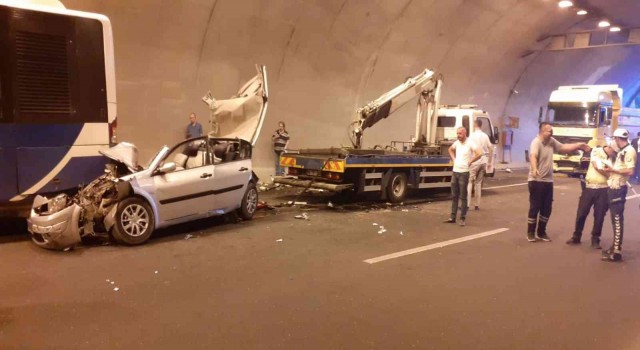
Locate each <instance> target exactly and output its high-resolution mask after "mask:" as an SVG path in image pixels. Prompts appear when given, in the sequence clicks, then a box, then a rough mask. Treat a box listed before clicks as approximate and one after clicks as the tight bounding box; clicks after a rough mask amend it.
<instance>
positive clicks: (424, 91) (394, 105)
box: [350, 69, 442, 149]
mask: <svg viewBox="0 0 640 350" xmlns="http://www.w3.org/2000/svg"><path fill="white" fill-rule="evenodd" d="M441 88H442V75H436V73H435V72H434V71H432V70H429V69H425V70H424V71H423V72H422V73H420V74H418V75H416V76H414V77H410V78H408V79H407V80H406V81H405V82H404V83H402V84H400V85H399V86H397V87H395V88H393V89H392V90H390V91H388V92H386V93H384V94H383V95H382V96H380V97H378V98H377V99H375V100H373V101H371V102H369V103H367V104H366V105H365V106H363V107H360V108H358V109H357V111H356V115H357V117H356V120H355V121H354V122H353V123H351V125H350V127H351V132H350V137H351V143H352V144H353V147H354V148H357V149H359V148H361V147H362V136H363V132H364V129H367V128H370V127H372V126H373V125H375V124H376V123H378V122H379V121H380V120H382V119H385V118H387V117H388V116H389V115H390V114H391V113H393V112H395V111H396V110H397V109H398V108H400V107H402V106H403V105H404V104H406V103H407V102H409V101H410V100H411V99H413V98H414V97H415V96H420V99H419V101H418V115H417V117H416V139H417V142H418V143H426V142H427V139H431V140H433V136H435V135H429V137H428V138H427V133H429V134H430V133H431V130H434V131H435V126H432V125H431V123H433V120H434V119H435V118H434V117H433V116H434V114H435V113H436V112H437V110H438V104H439V101H440V90H441ZM425 112H426V116H425Z"/></svg>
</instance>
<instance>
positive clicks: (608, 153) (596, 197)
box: [567, 146, 616, 249]
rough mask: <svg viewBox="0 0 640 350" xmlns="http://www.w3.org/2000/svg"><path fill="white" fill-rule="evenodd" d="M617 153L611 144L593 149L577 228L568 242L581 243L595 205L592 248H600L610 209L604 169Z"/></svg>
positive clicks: (581, 196)
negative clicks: (606, 215)
mask: <svg viewBox="0 0 640 350" xmlns="http://www.w3.org/2000/svg"><path fill="white" fill-rule="evenodd" d="M615 154H616V152H615V151H614V150H613V148H612V147H610V146H604V147H597V148H594V149H593V151H591V163H590V164H589V169H588V170H587V176H586V178H585V185H584V187H583V189H582V194H581V195H580V201H579V202H578V212H577V213H576V226H575V230H574V231H573V235H572V236H571V238H570V239H569V240H568V241H567V244H580V239H581V238H582V230H583V229H584V223H585V221H586V220H587V216H588V215H589V211H590V210H591V207H593V229H592V230H591V248H594V249H600V236H601V234H602V224H604V216H605V214H606V213H607V210H608V209H609V201H608V199H607V192H608V188H609V185H608V184H607V175H606V173H605V170H604V169H605V168H606V167H607V166H611V161H612V160H613V157H614V156H615Z"/></svg>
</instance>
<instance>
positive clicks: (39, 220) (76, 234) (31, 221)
mask: <svg viewBox="0 0 640 350" xmlns="http://www.w3.org/2000/svg"><path fill="white" fill-rule="evenodd" d="M80 212H81V208H80V206H78V205H77V204H73V205H71V206H69V207H66V208H64V209H62V210H60V211H59V212H56V213H53V214H49V215H39V214H36V213H35V211H34V210H31V216H30V217H29V218H28V219H27V224H28V226H27V228H28V230H29V232H30V233H31V239H32V240H33V242H34V243H35V244H37V245H38V246H40V247H42V248H47V249H55V250H64V249H66V248H69V247H72V246H74V245H76V244H78V243H80V242H81V238H80V228H79V227H78V222H79V219H80Z"/></svg>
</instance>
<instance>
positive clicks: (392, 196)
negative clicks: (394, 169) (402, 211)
mask: <svg viewBox="0 0 640 350" xmlns="http://www.w3.org/2000/svg"><path fill="white" fill-rule="evenodd" d="M406 195H407V175H405V174H404V173H393V174H391V179H389V184H388V185H387V198H388V199H389V201H390V202H391V203H400V202H402V201H403V200H404V197H405V196H406Z"/></svg>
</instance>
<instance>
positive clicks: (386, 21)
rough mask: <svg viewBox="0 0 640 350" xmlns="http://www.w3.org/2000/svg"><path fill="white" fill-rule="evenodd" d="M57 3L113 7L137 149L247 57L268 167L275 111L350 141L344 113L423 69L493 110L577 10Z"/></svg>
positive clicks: (366, 3)
mask: <svg viewBox="0 0 640 350" xmlns="http://www.w3.org/2000/svg"><path fill="white" fill-rule="evenodd" d="M64 4H65V5H66V6H67V8H70V9H77V10H83V11H91V12H98V13H103V14H105V15H107V16H109V18H110V19H111V21H112V24H113V30H114V36H115V50H116V75H117V96H118V118H119V129H120V130H119V137H120V140H127V141H132V142H134V143H136V144H138V146H139V147H140V148H141V152H142V155H143V157H144V156H151V155H152V152H153V151H154V150H155V149H156V148H157V147H159V146H160V145H162V144H164V143H173V142H175V141H178V140H179V139H180V138H181V137H183V130H182V129H183V128H184V127H185V126H186V123H187V115H188V113H189V112H190V111H195V112H197V113H198V115H199V118H200V120H201V121H203V122H206V120H207V118H208V113H209V112H208V109H207V107H206V106H205V105H204V104H203V103H202V102H201V98H202V96H203V95H204V94H205V93H206V92H207V91H208V90H211V91H212V93H213V95H214V97H217V98H227V97H229V96H230V95H232V94H233V93H234V92H235V91H237V89H238V88H239V85H240V84H241V83H242V82H244V81H246V80H247V79H248V78H250V77H251V76H253V75H254V74H255V70H254V67H253V65H254V64H255V63H260V64H265V65H266V66H267V69H268V73H269V83H270V86H269V88H270V104H269V111H268V112H267V120H266V122H265V128H264V131H263V134H262V136H261V139H260V140H259V141H258V146H257V147H256V154H257V155H258V158H259V159H260V160H259V161H258V162H262V165H263V166H265V167H267V166H271V165H270V164H271V162H272V161H271V160H269V159H268V158H269V157H271V151H270V134H271V131H273V130H274V129H275V127H276V125H277V122H278V121H279V120H283V121H286V122H287V125H288V129H289V132H290V133H291V134H292V140H291V146H292V147H293V148H299V147H322V146H339V145H340V144H348V138H347V134H346V130H347V125H348V124H349V122H350V121H351V120H352V118H353V113H354V110H355V109H356V108H357V107H358V106H360V105H363V104H364V103H366V102H367V101H369V100H371V99H374V98H376V97H378V96H379V95H380V94H382V93H383V92H386V91H387V90H389V89H390V88H392V87H394V86H396V85H397V84H399V83H400V82H401V81H402V80H403V79H404V78H405V77H407V76H410V75H415V74H417V73H418V72H420V71H421V70H423V69H424V68H427V67H428V68H432V69H435V70H436V71H437V72H439V73H442V74H444V76H445V84H444V91H443V102H445V103H476V104H478V105H480V106H481V107H482V108H484V109H486V110H487V111H489V112H490V113H491V114H492V115H493V116H494V118H499V116H501V115H502V114H503V113H504V109H505V105H506V103H507V99H508V97H509V96H510V94H511V90H512V88H513V86H514V84H515V83H516V81H517V80H518V79H519V77H520V76H521V75H522V72H523V71H525V70H526V68H527V66H528V65H530V64H531V62H532V61H533V60H535V56H532V57H527V58H522V57H521V56H522V53H523V52H525V51H526V50H531V49H542V48H544V45H546V43H545V42H544V41H542V42H538V39H539V38H540V37H541V36H543V35H545V34H549V33H553V32H565V31H568V30H569V29H570V28H572V27H573V26H574V25H575V24H577V23H578V22H580V21H581V20H582V19H581V18H578V17H577V16H576V15H575V11H573V12H572V11H563V10H561V9H559V8H558V7H557V2H556V1H554V0H473V1H469V0H447V1H439V0H420V1H418V0H402V1H400V0H305V1H303V0H269V1H266V0H263V1H261V0H184V1H170V0H163V1H155V0H137V1H124V0H111V1H103V0H66V1H64ZM589 4H590V6H593V7H598V8H602V9H603V10H606V11H607V14H610V15H611V16H612V18H611V19H612V20H617V18H618V16H619V18H620V20H621V21H622V20H624V21H625V22H627V21H628V23H631V21H632V20H636V19H635V18H634V16H633V15H632V13H634V14H635V13H638V12H637V11H636V10H637V6H638V4H637V1H636V0H626V1H624V0H590V1H589ZM608 4H615V6H611V5H608ZM605 6H607V7H606V8H605ZM630 10H631V11H630ZM613 17H616V18H615V19H614V18H613ZM414 121H415V108H414V106H408V107H405V108H403V109H401V110H400V111H399V112H398V113H397V114H396V115H393V116H391V117H390V118H389V119H388V120H384V121H382V122H381V123H379V124H378V125H377V126H376V127H375V128H373V129H371V131H369V132H368V133H367V134H365V145H366V146H373V145H375V144H388V143H389V141H391V140H406V139H408V138H409V136H410V134H412V133H413V124H414ZM159 125H162V127H158V126H159ZM258 166H260V164H259V165H258Z"/></svg>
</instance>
